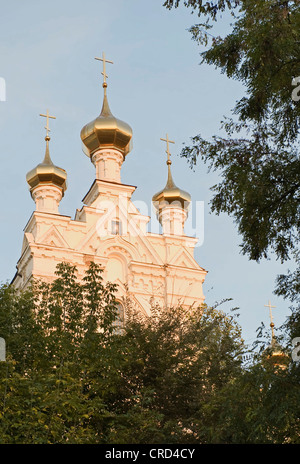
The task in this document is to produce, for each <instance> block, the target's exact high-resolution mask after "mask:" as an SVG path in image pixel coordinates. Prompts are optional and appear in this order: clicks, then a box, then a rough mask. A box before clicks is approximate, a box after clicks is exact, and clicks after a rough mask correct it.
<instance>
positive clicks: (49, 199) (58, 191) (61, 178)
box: [26, 110, 67, 213]
mask: <svg viewBox="0 0 300 464" xmlns="http://www.w3.org/2000/svg"><path fill="white" fill-rule="evenodd" d="M40 116H43V117H46V118H47V125H46V127H45V129H46V137H45V141H46V151H45V157H44V160H43V162H42V163H40V164H38V165H37V166H36V167H35V168H34V169H32V170H31V171H29V172H28V173H27V175H26V180H27V182H28V184H29V187H30V193H31V196H32V198H33V200H34V201H35V203H36V209H37V211H43V212H51V213H58V206H59V203H60V201H61V199H62V197H63V196H64V193H65V191H66V189H67V173H66V171H65V170H64V169H62V168H60V167H58V166H55V164H53V162H52V160H51V157H50V150H49V141H50V137H49V131H50V129H49V118H51V119H56V118H55V117H54V116H49V111H48V110H47V114H40Z"/></svg>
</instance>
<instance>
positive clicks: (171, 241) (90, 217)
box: [12, 54, 207, 312]
mask: <svg viewBox="0 0 300 464" xmlns="http://www.w3.org/2000/svg"><path fill="white" fill-rule="evenodd" d="M101 61H103V73H102V74H103V89H104V97H103V106H102V110H101V113H100V115H99V116H98V117H96V118H95V119H94V120H93V121H92V122H90V123H89V124H87V125H85V126H84V127H83V129H82V130H81V139H82V143H83V147H84V152H85V154H86V155H87V156H88V157H89V158H90V160H91V162H92V163H93V165H94V166H95V180H94V182H93V184H92V185H91V187H90V189H89V190H88V192H87V194H86V195H85V197H84V199H83V206H82V207H81V208H80V209H77V210H76V214H75V217H74V219H72V218H71V217H70V216H65V215H61V214H60V213H59V204H60V201H61V199H62V197H63V196H64V194H65V191H66V188H67V174H66V171H65V170H64V169H62V168H59V167H57V166H56V165H54V164H53V162H52V160H51V157H50V149H49V142H50V137H49V119H51V118H52V116H49V113H48V111H47V114H46V115H43V116H46V117H47V126H46V129H47V133H46V137H45V142H46V152H45V157H44V160H43V162H42V163H41V164H39V165H38V166H36V167H35V168H34V169H32V170H31V171H30V172H29V173H28V174H27V182H28V184H29V188H30V193H31V197H32V199H33V200H34V202H35V211H34V212H33V214H32V216H31V217H30V219H29V221H28V223H27V225H26V227H25V229H24V239H23V246H22V250H21V256H20V259H19V261H18V263H17V272H16V275H15V277H14V279H13V281H12V284H13V285H14V286H15V287H16V288H18V289H24V288H26V287H27V286H28V285H29V283H30V281H31V279H32V278H36V279H42V280H46V281H51V280H53V279H54V278H55V269H56V266H57V264H58V263H60V262H68V263H70V264H72V265H75V266H76V267H77V270H78V276H79V278H81V277H83V275H84V272H85V270H86V269H87V267H88V266H89V263H90V262H91V261H93V262H95V263H98V264H99V265H100V266H101V267H102V268H103V276H104V280H105V281H110V282H113V283H116V284H117V285H118V292H117V298H118V300H119V301H120V302H121V301H122V299H123V298H124V297H129V298H130V299H131V301H132V303H133V305H134V306H135V307H136V308H137V309H140V310H141V311H146V312H147V311H148V310H149V308H150V302H151V301H152V302H155V303H158V304H159V305H160V306H162V307H167V306H176V305H179V304H180V305H182V306H184V307H190V306H191V305H193V306H195V305H196V306H200V305H201V304H202V303H203V302H204V295H203V289H202V286H203V282H204V280H205V277H206V274H207V271H205V269H203V268H202V267H201V266H199V264H198V263H197V262H196V260H195V258H194V250H195V246H196V243H197V240H198V239H197V238H195V237H189V236H187V235H186V234H185V230H184V225H185V221H186V219H187V215H188V209H189V206H190V201H191V198H190V195H189V194H188V193H187V192H185V191H183V190H181V189H179V188H178V187H177V186H176V185H175V183H174V181H173V178H172V173H171V160H170V152H169V142H170V141H169V140H168V137H167V139H166V142H167V154H168V160H167V170H166V176H167V183H166V186H165V188H164V189H162V190H161V191H160V192H158V193H157V194H156V195H154V196H153V199H152V201H153V204H154V206H155V208H156V211H157V217H158V219H159V222H160V224H161V230H162V232H161V233H152V232H149V231H148V230H147V226H148V223H149V221H150V217H149V216H145V215H142V214H141V213H140V212H139V210H138V209H137V208H136V207H135V205H134V203H133V202H132V195H133V193H134V191H135V189H136V187H135V186H132V185H126V184H123V183H122V181H121V170H122V164H123V162H124V160H125V158H126V156H127V155H128V154H129V152H130V149H131V141H132V129H131V127H130V126H129V125H128V124H127V123H125V122H123V121H120V120H119V119H117V118H116V117H114V116H113V115H112V113H111V111H110V108H109V104H108V98H107V83H106V77H107V76H106V71H105V63H106V62H107V60H105V56H104V54H103V57H102V59H101ZM136 177H138V173H137V176H136Z"/></svg>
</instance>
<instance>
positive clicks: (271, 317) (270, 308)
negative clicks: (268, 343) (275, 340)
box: [264, 300, 276, 337]
mask: <svg viewBox="0 0 300 464" xmlns="http://www.w3.org/2000/svg"><path fill="white" fill-rule="evenodd" d="M264 306H265V307H266V308H269V312H270V319H271V324H270V326H271V329H272V336H273V337H274V323H273V314H272V308H276V306H271V302H270V300H269V304H267V305H264Z"/></svg>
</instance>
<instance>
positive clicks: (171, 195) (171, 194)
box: [152, 160, 191, 212]
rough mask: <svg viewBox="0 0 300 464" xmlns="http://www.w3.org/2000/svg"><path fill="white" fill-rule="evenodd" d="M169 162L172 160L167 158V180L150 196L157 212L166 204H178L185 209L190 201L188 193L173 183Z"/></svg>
mask: <svg viewBox="0 0 300 464" xmlns="http://www.w3.org/2000/svg"><path fill="white" fill-rule="evenodd" d="M171 164H172V162H171V161H170V160H168V161H167V165H168V180H167V183H166V186H165V188H164V189H163V190H161V191H160V192H158V193H156V194H155V195H153V197H152V201H153V204H154V206H155V208H156V209H157V211H158V212H159V211H161V209H162V208H163V207H164V206H166V205H168V204H172V205H173V206H177V205H178V206H180V207H181V208H182V209H185V210H186V211H187V210H188V208H189V204H190V202H191V196H190V194H189V193H187V192H185V191H184V190H181V189H180V188H178V187H177V186H176V185H175V183H174V181H173V177H172V173H171Z"/></svg>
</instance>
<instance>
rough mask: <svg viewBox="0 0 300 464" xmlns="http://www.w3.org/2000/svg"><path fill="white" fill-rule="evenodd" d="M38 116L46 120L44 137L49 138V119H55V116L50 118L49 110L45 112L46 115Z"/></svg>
mask: <svg viewBox="0 0 300 464" xmlns="http://www.w3.org/2000/svg"><path fill="white" fill-rule="evenodd" d="M40 116H43V118H47V123H46V126H45V129H46V137H49V132H50V129H49V118H51V119H56V117H55V116H50V115H49V110H47V113H46V114H40Z"/></svg>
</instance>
